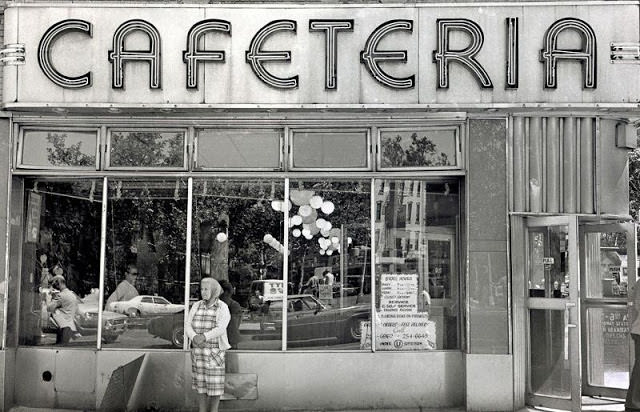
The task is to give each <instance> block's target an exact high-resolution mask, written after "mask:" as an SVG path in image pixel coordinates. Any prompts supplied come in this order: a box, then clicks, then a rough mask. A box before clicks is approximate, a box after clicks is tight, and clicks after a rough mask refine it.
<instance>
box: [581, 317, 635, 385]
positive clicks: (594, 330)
mask: <svg viewBox="0 0 640 412" xmlns="http://www.w3.org/2000/svg"><path fill="white" fill-rule="evenodd" d="M587 333H588V336H587V339H588V340H587V345H586V346H587V355H588V356H587V370H588V379H589V385H592V386H603V387H612V388H620V389H626V388H628V387H629V350H630V347H629V345H631V344H632V342H631V335H629V321H628V314H627V307H626V306H622V307H617V308H616V307H607V308H588V309H587Z"/></svg>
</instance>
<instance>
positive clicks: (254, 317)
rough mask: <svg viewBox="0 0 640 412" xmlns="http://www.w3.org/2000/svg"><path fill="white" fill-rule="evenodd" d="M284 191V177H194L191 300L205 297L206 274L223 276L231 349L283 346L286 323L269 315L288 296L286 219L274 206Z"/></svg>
mask: <svg viewBox="0 0 640 412" xmlns="http://www.w3.org/2000/svg"><path fill="white" fill-rule="evenodd" d="M283 196H284V181H283V180H275V179H248V180H230V179H194V182H193V226H192V227H193V229H192V231H193V234H192V242H191V289H190V290H191V299H190V300H191V301H197V300H199V299H201V297H200V290H199V289H200V280H201V279H202V278H203V277H213V278H215V279H217V280H218V281H220V284H221V286H223V289H225V290H226V293H225V295H223V296H222V298H221V299H222V300H223V301H225V302H226V303H227V305H228V306H229V309H230V312H231V324H230V325H229V327H227V334H228V338H229V343H230V344H231V346H232V349H259V350H281V349H282V323H281V322H277V321H276V318H271V317H270V316H269V314H270V313H271V312H272V311H274V312H275V313H276V314H279V313H281V311H282V300H283V296H284V282H283V279H282V273H283V267H282V263H283V259H282V256H283V251H284V249H283V246H282V242H283V230H284V221H283V214H282V212H281V210H282V208H281V207H277V206H276V208H274V207H273V205H275V204H276V203H277V202H279V201H280V202H281V200H282V199H283ZM289 292H291V290H289ZM278 307H279V308H280V309H279V311H278V310H277V309H276V308H278ZM276 316H277V315H276ZM280 319H281V318H280ZM176 321H178V323H179V325H180V326H181V325H182V319H176Z"/></svg>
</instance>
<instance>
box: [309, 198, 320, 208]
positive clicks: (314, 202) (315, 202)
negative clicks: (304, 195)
mask: <svg viewBox="0 0 640 412" xmlns="http://www.w3.org/2000/svg"><path fill="white" fill-rule="evenodd" d="M322 203H323V202H322V198H321V197H320V196H312V197H311V199H309V204H310V205H311V207H312V208H314V209H318V208H320V207H321V206H322Z"/></svg>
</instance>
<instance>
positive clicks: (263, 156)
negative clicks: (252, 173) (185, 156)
mask: <svg viewBox="0 0 640 412" xmlns="http://www.w3.org/2000/svg"><path fill="white" fill-rule="evenodd" d="M283 138H284V136H283V131H282V130H277V129H205V130H200V131H198V139H197V148H196V153H197V156H196V165H197V167H198V168H211V169H229V168H231V169H249V168H254V169H255V168H258V169H273V170H275V169H280V168H281V167H282V141H283Z"/></svg>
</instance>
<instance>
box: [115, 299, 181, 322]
mask: <svg viewBox="0 0 640 412" xmlns="http://www.w3.org/2000/svg"><path fill="white" fill-rule="evenodd" d="M107 309H108V310H112V311H114V312H118V313H124V314H125V315H129V316H131V317H136V316H145V315H168V314H172V313H176V312H179V311H181V310H184V305H179V304H176V303H171V302H169V301H168V300H167V299H165V298H163V297H162V296H149V295H140V296H136V297H135V298H133V299H131V300H125V301H122V302H113V303H111V305H110V307H108V308H107Z"/></svg>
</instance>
